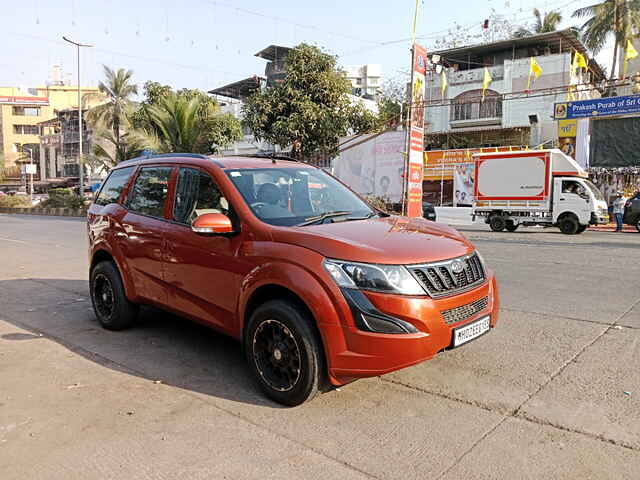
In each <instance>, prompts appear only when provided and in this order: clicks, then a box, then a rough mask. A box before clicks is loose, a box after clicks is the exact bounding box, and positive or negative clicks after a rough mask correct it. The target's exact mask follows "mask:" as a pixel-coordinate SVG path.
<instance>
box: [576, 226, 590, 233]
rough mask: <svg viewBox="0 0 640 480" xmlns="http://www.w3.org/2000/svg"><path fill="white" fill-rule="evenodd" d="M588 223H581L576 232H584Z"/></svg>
mask: <svg viewBox="0 0 640 480" xmlns="http://www.w3.org/2000/svg"><path fill="white" fill-rule="evenodd" d="M587 227H588V225H580V226H579V227H578V231H577V232H576V233H578V234H580V233H582V232H584V231H585V230H586V229H587Z"/></svg>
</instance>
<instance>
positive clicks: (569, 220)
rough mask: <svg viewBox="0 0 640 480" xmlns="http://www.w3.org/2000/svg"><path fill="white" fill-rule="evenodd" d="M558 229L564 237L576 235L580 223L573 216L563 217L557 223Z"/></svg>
mask: <svg viewBox="0 0 640 480" xmlns="http://www.w3.org/2000/svg"><path fill="white" fill-rule="evenodd" d="M558 227H560V231H561V232H562V233H564V234H565V235H575V234H576V233H578V229H579V228H580V223H579V222H578V219H577V218H576V217H575V215H564V216H563V217H562V218H560V220H559V221H558Z"/></svg>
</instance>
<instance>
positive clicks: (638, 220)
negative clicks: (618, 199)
mask: <svg viewBox="0 0 640 480" xmlns="http://www.w3.org/2000/svg"><path fill="white" fill-rule="evenodd" d="M636 230H638V233H640V217H638V218H637V219H636Z"/></svg>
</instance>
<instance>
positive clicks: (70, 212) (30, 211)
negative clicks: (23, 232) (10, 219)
mask: <svg viewBox="0 0 640 480" xmlns="http://www.w3.org/2000/svg"><path fill="white" fill-rule="evenodd" d="M0 213H8V214H19V215H45V216H48V217H86V216H87V209H86V208H80V209H74V208H38V207H31V208H28V207H22V208H8V207H0Z"/></svg>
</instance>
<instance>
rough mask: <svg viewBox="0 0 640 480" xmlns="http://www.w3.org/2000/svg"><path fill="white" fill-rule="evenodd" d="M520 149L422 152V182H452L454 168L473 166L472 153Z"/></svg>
mask: <svg viewBox="0 0 640 480" xmlns="http://www.w3.org/2000/svg"><path fill="white" fill-rule="evenodd" d="M514 150H515V151H517V150H522V147H516V146H511V147H484V148H459V149H449V150H430V151H427V152H424V180H430V181H436V180H437V181H440V180H453V178H454V172H455V169H456V166H458V165H466V164H473V158H472V157H473V154H474V153H495V152H512V151H514Z"/></svg>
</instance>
